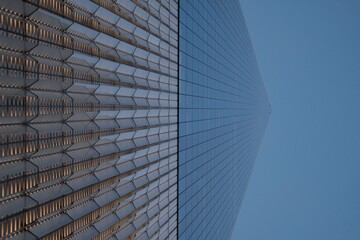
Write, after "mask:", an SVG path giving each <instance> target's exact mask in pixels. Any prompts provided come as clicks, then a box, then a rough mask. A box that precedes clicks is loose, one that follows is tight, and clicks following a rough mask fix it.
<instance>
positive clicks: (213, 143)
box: [178, 0, 269, 240]
mask: <svg viewBox="0 0 360 240" xmlns="http://www.w3.org/2000/svg"><path fill="white" fill-rule="evenodd" d="M179 44H180V54H179V57H180V61H179V65H180V67H179V73H180V75H179V88H180V95H179V103H180V109H179V200H178V208H179V213H178V217H179V219H178V222H179V225H178V226H179V228H178V234H179V239H194V240H198V239H204V240H210V239H221V240H225V239H229V238H230V237H231V233H232V229H233V225H234V223H235V220H236V217H237V215H238V212H239V208H240V204H241V200H242V198H243V195H244V192H245V189H246V185H247V182H248V179H249V175H250V173H251V169H252V166H253V164H254V160H255V158H256V153H257V152H258V149H259V146H260V142H261V139H262V135H263V133H264V130H265V128H266V125H267V121H268V118H269V103H268V102H269V101H268V98H267V94H266V92H265V88H264V84H263V82H262V79H261V76H260V72H259V68H258V65H257V62H256V59H255V55H254V51H253V47H252V44H251V42H250V37H249V33H248V31H247V28H246V24H245V20H244V18H243V15H242V11H241V8H240V4H239V2H238V0H226V1H216V0H206V1H192V0H181V1H180V38H179Z"/></svg>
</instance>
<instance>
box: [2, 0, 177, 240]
mask: <svg viewBox="0 0 360 240" xmlns="http://www.w3.org/2000/svg"><path fill="white" fill-rule="evenodd" d="M0 59H1V60H0V61H1V62H0V71H1V72H0V74H1V79H0V141H1V142H0V238H1V239H27V240H31V239H40V238H41V239H99V240H100V239H176V236H177V166H178V163H177V160H178V155H177V149H178V147H177V143H178V131H177V126H178V124H177V122H178V1H177V0H161V1H157V0H137V1H130V0H92V1H89V0H0Z"/></svg>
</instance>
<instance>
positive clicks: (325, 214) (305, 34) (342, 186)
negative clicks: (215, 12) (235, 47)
mask: <svg viewBox="0 0 360 240" xmlns="http://www.w3.org/2000/svg"><path fill="white" fill-rule="evenodd" d="M240 3H241V5H242V8H243V12H244V15H245V19H246V21H247V25H248V28H249V32H250V35H251V38H252V42H253V45H254V48H255V53H256V55H257V59H258V62H259V66H260V70H261V72H262V76H263V79H264V82H265V85H266V87H267V90H268V95H269V98H270V101H271V104H272V108H273V111H272V115H271V118H270V121H269V125H268V128H267V132H266V134H265V137H264V140H263V143H262V147H261V150H260V152H259V155H258V159H257V162H256V164H255V167H254V171H253V173H252V176H251V180H250V183H249V186H248V189H247V192H246V195H245V198H244V201H243V205H242V208H241V210H240V215H239V217H238V220H237V223H236V226H235V231H234V233H233V239H234V240H273V239H274V240H275V239H276V240H359V239H360V0H271V1H270V0H240Z"/></svg>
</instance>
